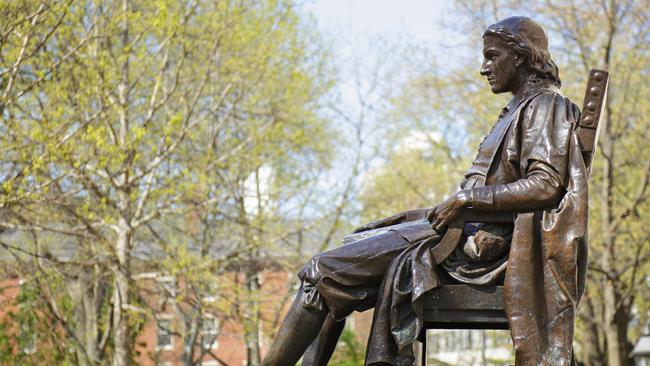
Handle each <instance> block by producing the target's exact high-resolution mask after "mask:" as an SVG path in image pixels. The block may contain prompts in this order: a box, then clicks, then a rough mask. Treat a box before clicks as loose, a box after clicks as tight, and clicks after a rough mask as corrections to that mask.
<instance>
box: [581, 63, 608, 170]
mask: <svg viewBox="0 0 650 366" xmlns="http://www.w3.org/2000/svg"><path fill="white" fill-rule="evenodd" d="M608 81H609V73H608V72H607V71H605V70H598V69H591V71H590V72H589V78H588V80H587V90H586V91H585V99H584V102H583V105H582V114H581V115H580V120H579V121H578V125H577V126H576V134H577V135H578V140H579V141H580V149H581V150H582V158H583V159H584V162H585V166H586V167H587V170H588V171H591V161H592V159H593V157H594V153H595V152H596V146H597V141H598V132H599V130H600V126H601V123H600V120H601V118H602V116H603V110H604V109H605V103H606V102H607V84H608Z"/></svg>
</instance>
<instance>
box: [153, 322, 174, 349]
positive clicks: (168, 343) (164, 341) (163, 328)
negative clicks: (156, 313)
mask: <svg viewBox="0 0 650 366" xmlns="http://www.w3.org/2000/svg"><path fill="white" fill-rule="evenodd" d="M170 326H171V320H169V319H158V329H157V332H156V336H157V343H156V348H158V349H172V348H173V344H172V332H171V328H170Z"/></svg>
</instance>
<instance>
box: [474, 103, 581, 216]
mask: <svg viewBox="0 0 650 366" xmlns="http://www.w3.org/2000/svg"><path fill="white" fill-rule="evenodd" d="M579 116H580V112H579V109H578V107H577V106H575V104H573V103H572V102H571V101H569V100H568V99H566V98H564V97H563V96H562V95H560V94H558V93H554V92H547V93H543V94H540V95H538V96H536V97H535V98H533V99H532V100H531V101H530V103H529V104H528V106H527V107H525V110H524V111H523V113H522V116H521V117H520V128H521V130H520V133H521V156H520V170H521V176H522V177H523V178H521V179H519V180H517V181H515V182H512V183H508V184H499V185H492V186H484V187H476V188H472V189H471V205H472V207H474V208H475V209H479V210H483V209H485V210H497V211H515V212H523V211H533V210H537V209H542V208H551V207H555V206H557V204H558V203H559V202H560V200H561V198H562V196H563V195H564V192H565V191H566V190H565V187H566V179H567V171H568V161H569V144H570V138H571V134H572V132H573V126H574V123H575V121H577V120H578V118H579Z"/></svg>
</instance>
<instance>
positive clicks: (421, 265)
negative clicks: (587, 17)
mask: <svg viewBox="0 0 650 366" xmlns="http://www.w3.org/2000/svg"><path fill="white" fill-rule="evenodd" d="M483 56H484V60H483V64H482V67H481V70H480V73H481V75H483V76H485V77H486V78H487V81H488V83H489V84H490V88H491V90H492V92H493V93H506V92H509V93H512V94H513V98H512V100H510V102H509V103H508V104H507V105H506V106H505V108H503V111H502V112H501V114H500V115H499V117H498V119H497V121H496V123H495V124H494V127H493V128H492V130H491V131H490V132H489V133H488V134H487V136H486V137H485V139H484V140H483V142H482V143H481V144H480V146H479V148H478V154H477V156H476V159H475V160H474V162H473V164H472V166H471V167H470V168H469V170H467V172H466V174H465V179H464V181H463V182H462V183H461V185H460V187H461V190H459V191H458V192H457V193H455V194H454V195H452V196H451V197H449V198H448V199H446V200H445V201H443V202H442V203H440V204H439V205H437V206H435V207H434V208H432V209H422V210H415V211H408V212H404V213H401V214H397V215H395V216H392V217H389V218H387V219H383V220H379V221H375V222H372V223H370V224H367V225H365V226H362V227H360V228H359V229H357V230H355V232H354V233H353V234H351V235H348V236H347V237H346V238H345V239H344V242H345V245H343V246H341V247H339V248H336V249H333V250H330V251H328V252H325V253H321V254H318V255H316V256H314V257H313V258H312V259H311V260H310V261H309V262H308V263H307V264H306V265H305V266H304V268H303V269H302V270H301V271H300V273H299V275H298V276H299V278H300V280H301V281H302V285H301V287H300V289H299V291H298V294H297V296H296V299H295V301H294V303H293V305H292V306H291V308H290V310H289V312H288V314H287V316H286V318H285V320H284V322H283V323H282V325H281V327H280V329H279V331H278V333H277V335H276V337H275V339H274V341H273V344H272V346H271V348H270V350H269V352H268V354H267V355H266V358H265V359H264V361H263V365H267V366H278V365H284V366H289V365H295V363H296V362H298V361H299V360H300V358H301V357H303V354H304V357H303V365H326V364H327V362H328V359H329V357H330V356H331V354H332V352H333V350H334V347H335V345H336V342H337V340H338V337H339V335H340V332H341V329H342V325H343V320H344V319H345V318H346V317H347V316H348V315H349V314H350V313H351V312H352V311H354V310H357V311H363V310H366V309H369V308H372V307H374V308H375V312H374V318H373V323H372V328H371V333H370V336H369V339H368V345H367V351H366V360H365V362H366V365H412V364H413V362H414V359H415V357H414V352H413V348H412V347H411V346H412V343H413V341H414V340H415V339H416V338H417V337H418V335H419V333H420V331H421V330H422V326H423V325H422V321H421V320H420V317H418V314H420V313H421V309H422V306H421V299H422V297H423V295H425V294H426V293H427V292H428V291H431V290H433V289H435V288H436V287H439V286H441V285H444V284H451V283H464V284H472V285H478V286H481V285H494V284H503V285H504V286H505V288H504V294H505V295H504V304H505V310H506V315H507V317H508V322H509V327H510V331H511V335H512V339H513V343H514V346H515V354H516V356H515V357H516V364H517V365H518V366H533V365H534V366H538V365H549V366H550V365H553V366H558V365H570V364H571V363H572V362H573V361H572V348H571V347H572V346H571V343H572V338H573V321H574V313H575V307H576V306H577V302H578V300H579V299H580V297H581V295H582V293H583V290H584V283H585V281H584V275H585V267H586V266H585V264H586V262H585V261H586V229H587V227H586V225H587V217H586V213H587V180H586V179H587V170H586V168H585V164H584V161H583V158H582V155H581V153H580V149H579V142H578V139H577V137H576V134H575V132H574V126H575V124H576V122H577V121H578V120H579V117H580V110H579V108H578V107H577V106H576V105H575V104H574V103H573V102H571V101H570V100H569V99H567V98H565V97H564V96H562V94H560V91H559V89H558V88H559V86H560V78H559V74H558V68H557V66H556V65H555V63H554V62H553V60H552V59H551V57H550V54H549V52H548V40H547V37H546V34H545V33H544V30H543V29H542V27H541V26H540V25H539V24H537V23H536V22H534V21H532V20H531V19H528V18H525V17H511V18H508V19H505V20H502V21H500V22H498V23H496V24H493V25H491V26H490V27H488V29H487V30H486V31H485V33H484V34H483ZM467 209H471V210H474V211H479V212H488V213H492V212H494V213H498V212H501V213H503V212H505V213H512V216H513V222H512V223H510V224H485V223H483V224H481V223H471V224H467V225H465V228H464V230H463V232H464V240H463V241H461V244H460V245H459V246H458V247H457V248H456V249H455V251H454V252H453V253H452V254H451V255H450V256H449V257H448V258H447V259H446V260H445V261H444V262H443V263H441V264H440V265H435V264H433V262H432V260H431V250H432V248H435V246H436V244H438V243H439V242H440V240H441V235H443V234H444V231H445V227H447V226H448V225H449V224H450V223H451V222H452V221H453V220H454V218H456V217H458V215H459V214H460V213H461V211H463V210H467Z"/></svg>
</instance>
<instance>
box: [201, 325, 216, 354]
mask: <svg viewBox="0 0 650 366" xmlns="http://www.w3.org/2000/svg"><path fill="white" fill-rule="evenodd" d="M217 333H219V328H218V326H217V319H215V318H212V317H210V318H204V319H203V323H202V324H201V346H202V347H203V348H205V349H213V348H217V347H218V342H217Z"/></svg>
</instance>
